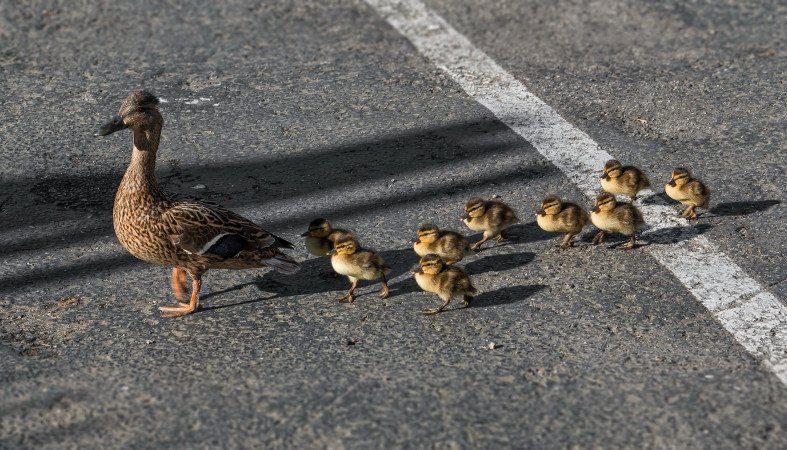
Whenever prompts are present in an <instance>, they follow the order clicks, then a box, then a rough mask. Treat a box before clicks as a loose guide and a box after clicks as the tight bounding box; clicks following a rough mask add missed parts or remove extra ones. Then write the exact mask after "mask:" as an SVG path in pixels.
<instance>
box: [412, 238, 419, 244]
mask: <svg viewBox="0 0 787 450" xmlns="http://www.w3.org/2000/svg"><path fill="white" fill-rule="evenodd" d="M420 243H421V238H416V239H413V244H420Z"/></svg>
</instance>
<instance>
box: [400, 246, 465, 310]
mask: <svg viewBox="0 0 787 450" xmlns="http://www.w3.org/2000/svg"><path fill="white" fill-rule="evenodd" d="M418 265H419V266H420V267H419V269H418V270H417V271H415V272H413V275H414V276H415V281H416V282H417V283H418V286H420V287H421V289H423V290H424V291H426V292H432V293H435V294H437V295H438V296H439V297H440V298H441V299H442V300H443V304H442V305H440V306H439V307H438V308H429V309H425V310H424V314H437V313H439V312H440V311H442V310H443V309H445V307H446V306H448V304H449V303H451V299H453V298H455V297H459V296H462V303H464V305H465V307H467V306H470V302H472V301H473V295H474V294H475V293H476V292H477V291H476V288H475V287H473V283H472V281H470V277H469V276H468V275H467V273H465V271H464V270H462V269H460V268H459V267H456V266H449V265H447V264H446V263H445V262H444V261H443V260H442V259H441V258H440V257H439V256H437V255H435V254H434V253H432V254H428V255H426V256H424V257H423V258H421V261H420V262H419V264H418Z"/></svg>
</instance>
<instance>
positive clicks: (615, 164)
mask: <svg viewBox="0 0 787 450" xmlns="http://www.w3.org/2000/svg"><path fill="white" fill-rule="evenodd" d="M622 173H623V165H622V164H620V161H618V160H617V159H610V160H609V161H607V162H606V163H605V164H604V175H602V176H601V178H605V179H606V178H617V177H619V176H620V175H621V174H622Z"/></svg>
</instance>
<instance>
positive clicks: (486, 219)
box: [462, 197, 519, 250]
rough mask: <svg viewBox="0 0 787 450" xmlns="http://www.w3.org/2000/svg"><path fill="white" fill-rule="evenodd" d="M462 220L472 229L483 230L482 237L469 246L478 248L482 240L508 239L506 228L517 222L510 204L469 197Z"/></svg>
mask: <svg viewBox="0 0 787 450" xmlns="http://www.w3.org/2000/svg"><path fill="white" fill-rule="evenodd" d="M462 222H464V223H465V225H467V227H468V228H470V229H471V230H473V231H483V232H484V237H483V239H481V240H480V241H478V242H476V243H475V244H473V246H472V247H470V249H471V250H478V249H479V248H480V247H481V245H483V244H484V242H486V241H488V240H489V239H491V238H497V242H501V241H503V240H505V239H508V236H507V235H506V228H508V227H510V226H511V225H513V224H515V223H517V222H519V219H518V218H517V217H516V214H514V210H513V209H511V207H510V206H508V205H506V204H505V203H503V202H501V201H499V200H484V199H482V198H477V197H476V198H471V199H470V200H468V201H467V203H466V204H465V215H464V216H462Z"/></svg>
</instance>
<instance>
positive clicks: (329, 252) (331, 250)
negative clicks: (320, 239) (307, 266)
mask: <svg viewBox="0 0 787 450" xmlns="http://www.w3.org/2000/svg"><path fill="white" fill-rule="evenodd" d="M335 254H336V249H335V248H332V249H330V250H328V253H326V255H328V256H333V255H335Z"/></svg>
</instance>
